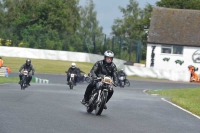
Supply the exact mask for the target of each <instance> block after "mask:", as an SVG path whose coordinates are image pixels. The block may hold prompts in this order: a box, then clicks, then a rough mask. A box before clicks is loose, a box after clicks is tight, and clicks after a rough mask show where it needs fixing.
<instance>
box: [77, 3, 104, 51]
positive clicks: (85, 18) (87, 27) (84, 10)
mask: <svg viewBox="0 0 200 133" xmlns="http://www.w3.org/2000/svg"><path fill="white" fill-rule="evenodd" d="M86 2H87V5H86V6H85V7H81V10H80V16H81V27H80V29H79V33H80V37H81V40H82V41H83V44H84V47H85V50H84V51H88V50H89V51H88V52H90V51H91V50H92V49H91V48H92V47H93V41H94V37H95V41H96V43H97V44H99V45H101V43H102V41H103V38H99V37H103V33H102V30H103V28H102V27H101V26H99V22H98V20H97V12H96V11H94V8H95V4H94V3H93V0H87V1H86ZM98 38H99V39H98ZM86 45H87V46H86Z"/></svg>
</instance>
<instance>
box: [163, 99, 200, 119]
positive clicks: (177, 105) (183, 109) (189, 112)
mask: <svg viewBox="0 0 200 133" xmlns="http://www.w3.org/2000/svg"><path fill="white" fill-rule="evenodd" d="M161 99H162V100H163V101H165V102H168V103H169V104H171V105H173V106H175V107H177V108H179V109H181V110H183V111H185V112H187V113H189V114H191V115H193V116H195V117H196V118H198V119H200V117H199V116H197V115H195V114H193V113H192V112H190V111H188V110H186V109H184V108H182V107H180V106H178V105H176V104H174V103H172V102H170V101H168V100H166V99H165V98H161Z"/></svg>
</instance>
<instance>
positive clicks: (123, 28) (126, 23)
mask: <svg viewBox="0 0 200 133" xmlns="http://www.w3.org/2000/svg"><path fill="white" fill-rule="evenodd" d="M119 9H120V11H121V12H122V13H123V18H121V19H115V21H114V25H113V26H112V34H113V35H115V36H117V37H118V40H116V42H118V45H122V46H120V47H122V48H124V50H127V52H129V54H131V53H134V52H136V47H135V45H136V43H137V42H136V41H138V40H140V41H142V42H143V44H144V47H143V51H144V52H143V55H142V57H143V59H144V57H146V53H145V50H146V40H147V37H146V36H147V35H146V34H145V32H144V27H145V26H147V27H149V25H150V20H149V18H150V16H151V11H152V6H151V5H150V4H147V5H146V7H145V8H144V9H141V8H139V4H138V2H137V1H136V0H129V4H128V5H127V6H126V8H123V7H119ZM120 40H121V43H120ZM124 54H125V52H124ZM134 54H135V53H134ZM119 57H120V56H119ZM133 57H135V56H132V58H130V57H129V55H127V54H126V55H123V51H122V58H123V59H126V60H128V58H129V59H130V60H132V61H133V60H134V58H133Z"/></svg>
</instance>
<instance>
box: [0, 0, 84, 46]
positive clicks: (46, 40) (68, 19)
mask: <svg viewBox="0 0 200 133" xmlns="http://www.w3.org/2000/svg"><path fill="white" fill-rule="evenodd" d="M0 9H1V11H0V14H3V16H4V19H2V20H1V21H2V22H3V27H4V30H2V31H1V33H0V36H1V37H3V38H9V39H11V40H12V41H13V42H14V43H15V44H13V45H15V46H19V44H20V46H23V47H34V48H47V49H59V50H61V49H63V48H64V47H65V46H64V45H65V44H68V45H69V43H65V42H70V41H71V40H72V39H71V38H70V37H68V36H67V35H69V34H73V35H76V32H77V29H78V28H79V26H80V16H79V7H78V0H3V1H2V3H1V4H0ZM66 37H68V38H67V39H66ZM71 45H72V44H71ZM68 47H70V46H68ZM65 48H66V47H65Z"/></svg>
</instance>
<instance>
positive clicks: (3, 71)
mask: <svg viewBox="0 0 200 133" xmlns="http://www.w3.org/2000/svg"><path fill="white" fill-rule="evenodd" d="M0 76H2V77H5V76H6V67H1V68H0Z"/></svg>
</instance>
